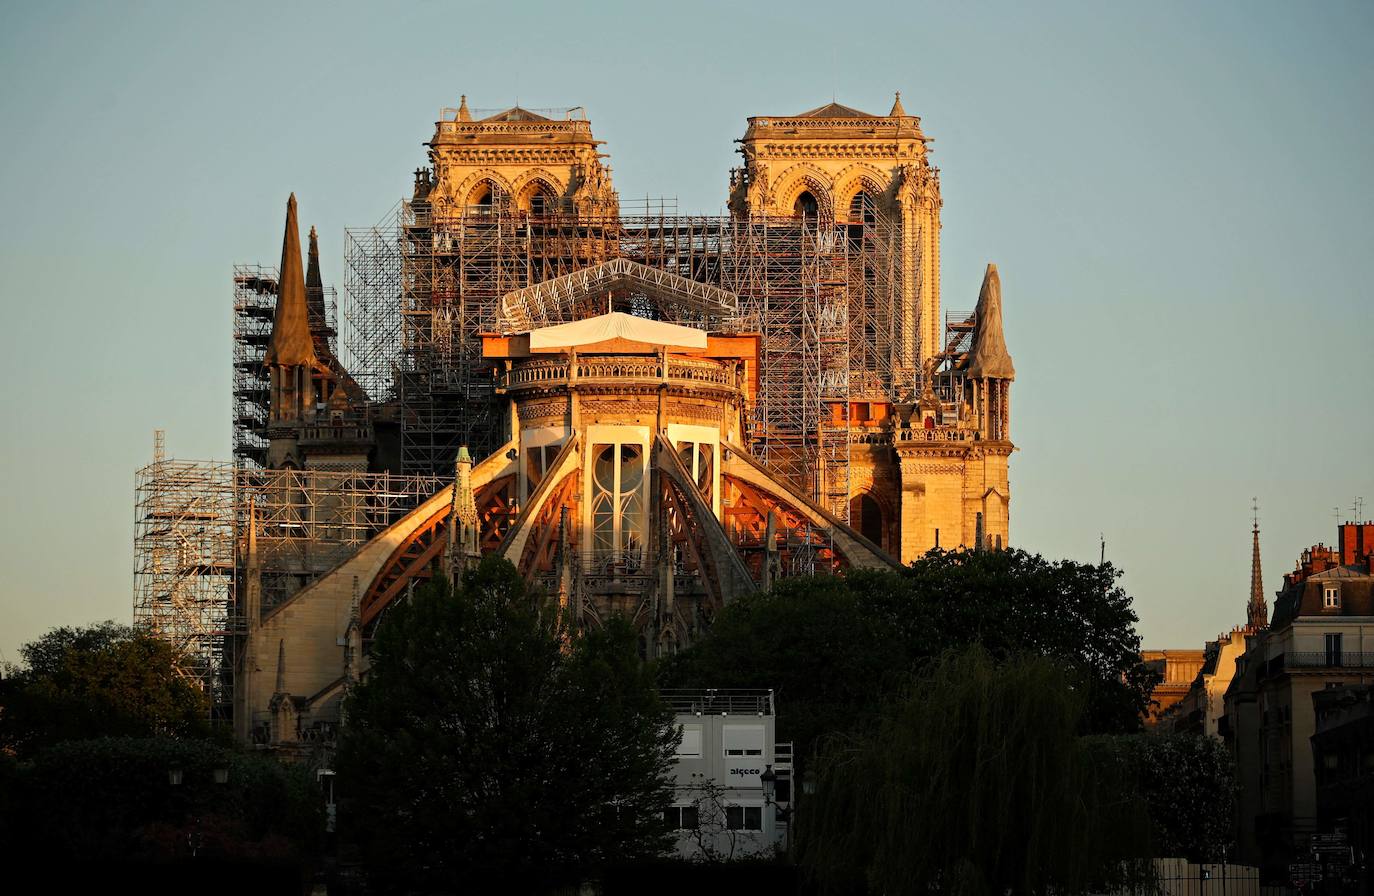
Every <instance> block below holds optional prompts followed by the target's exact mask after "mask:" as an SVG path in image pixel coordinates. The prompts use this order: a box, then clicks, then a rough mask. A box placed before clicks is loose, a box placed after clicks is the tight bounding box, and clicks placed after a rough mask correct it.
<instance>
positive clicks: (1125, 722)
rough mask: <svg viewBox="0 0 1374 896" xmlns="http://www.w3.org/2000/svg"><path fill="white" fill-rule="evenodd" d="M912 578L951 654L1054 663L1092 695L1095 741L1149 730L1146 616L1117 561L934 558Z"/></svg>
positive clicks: (913, 570)
mask: <svg viewBox="0 0 1374 896" xmlns="http://www.w3.org/2000/svg"><path fill="white" fill-rule="evenodd" d="M908 575H909V581H910V588H911V593H912V594H914V595H917V596H918V599H924V600H926V601H930V602H933V603H934V605H935V608H936V610H935V613H934V616H935V622H936V625H937V631H938V632H939V635H938V637H939V640H940V642H941V645H942V646H943V647H946V648H958V647H963V646H966V645H972V644H978V645H981V646H982V647H983V648H984V649H986V650H987V651H988V652H989V653H990V654H992V656H993V657H994V658H1005V657H1010V656H1015V655H1018V654H1021V653H1027V652H1029V653H1035V654H1039V655H1041V656H1047V657H1054V658H1056V659H1058V660H1060V661H1061V663H1062V664H1063V665H1064V667H1065V668H1066V670H1067V671H1068V672H1069V674H1070V677H1071V678H1072V680H1073V684H1074V686H1075V687H1077V688H1080V689H1082V690H1083V691H1084V692H1085V697H1086V702H1085V705H1084V710H1083V715H1082V725H1083V730H1084V732H1085V733H1088V732H1092V733H1096V732H1101V733H1117V732H1129V731H1137V730H1139V729H1140V726H1141V720H1142V718H1143V716H1144V712H1145V709H1146V707H1147V706H1148V704H1149V699H1150V691H1151V690H1152V689H1153V687H1154V684H1155V681H1156V678H1155V675H1154V673H1152V672H1150V671H1149V669H1148V668H1147V667H1146V666H1145V665H1144V663H1143V662H1142V661H1141V659H1140V636H1139V635H1138V634H1136V631H1135V624H1136V622H1138V621H1139V618H1138V617H1137V616H1136V614H1135V611H1134V610H1133V609H1132V608H1131V598H1130V595H1128V594H1127V593H1126V592H1125V591H1124V590H1122V588H1121V587H1120V586H1118V585H1117V580H1118V579H1119V578H1120V577H1121V572H1120V571H1119V570H1117V569H1116V568H1114V567H1113V566H1112V565H1111V564H1110V563H1104V564H1100V565H1092V564H1087V563H1075V562H1073V561H1071V560H1060V561H1054V562H1052V561H1049V560H1046V559H1045V558H1044V557H1042V556H1040V555H1039V554H1031V553H1028V552H1026V551H1022V550H1003V551H947V552H943V553H942V552H938V551H932V552H931V553H929V554H926V555H925V556H924V557H923V558H921V559H920V560H918V561H916V562H915V563H913V564H912V565H911V567H910V571H909V573H908Z"/></svg>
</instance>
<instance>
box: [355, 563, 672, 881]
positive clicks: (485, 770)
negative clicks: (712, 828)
mask: <svg viewBox="0 0 1374 896" xmlns="http://www.w3.org/2000/svg"><path fill="white" fill-rule="evenodd" d="M345 712H346V724H345V725H344V728H343V731H342V739H341V742H340V747H339V757H338V770H339V785H340V786H339V793H340V797H341V808H340V824H341V825H342V826H343V828H344V829H343V830H342V831H341V833H342V834H343V835H344V836H345V837H347V838H349V839H351V840H352V841H353V842H354V843H355V844H356V845H357V847H358V848H359V850H360V853H361V855H362V857H363V859H364V861H365V862H366V864H367V865H368V868H369V872H370V877H371V879H372V880H373V881H374V883H376V884H377V885H379V886H381V887H385V888H391V889H395V890H408V889H409V890H424V891H431V890H433V891H454V890H462V891H475V892H480V891H482V890H484V889H493V890H494V889H500V890H502V891H507V892H516V891H524V890H529V889H537V888H540V887H546V886H549V885H552V884H555V883H564V882H576V881H577V880H579V879H580V878H581V877H582V876H583V875H584V874H586V873H588V871H589V869H596V868H600V867H605V866H607V865H610V864H614V863H618V862H623V861H629V860H633V859H638V858H643V857H646V856H652V855H655V854H657V853H659V852H661V851H662V850H663V849H664V848H666V846H667V842H668V841H667V836H666V834H665V833H664V831H663V830H662V824H661V818H662V816H661V812H662V808H663V806H665V805H667V803H668V802H670V799H671V789H670V786H669V783H668V780H667V778H666V772H667V769H668V766H669V764H670V762H671V756H672V751H673V747H674V745H675V743H676V736H675V734H676V732H675V730H674V728H673V725H672V717H671V715H670V714H669V713H668V712H667V710H666V709H665V708H664V706H663V704H662V703H661V701H660V700H659V697H658V693H657V690H656V689H655V687H654V682H653V678H652V675H651V673H650V671H649V670H648V669H646V668H645V667H644V666H643V665H642V664H641V663H640V662H639V660H638V657H637V653H636V649H635V638H634V634H633V632H632V631H631V630H630V628H629V626H628V624H627V623H625V622H624V621H623V620H616V619H613V620H610V621H608V623H607V625H606V626H605V628H604V629H603V630H601V631H596V632H592V633H589V634H587V635H585V636H581V637H576V636H573V635H572V633H570V632H568V631H566V630H565V629H564V628H563V627H562V626H561V625H560V623H559V621H558V614H557V612H556V608H554V607H552V606H550V605H549V604H548V603H546V602H544V601H543V600H541V599H540V598H539V597H538V596H534V595H529V594H527V593H526V591H525V586H524V581H523V580H522V579H521V577H520V576H519V574H518V573H517V572H516V570H515V568H514V567H513V566H511V565H510V564H509V563H508V562H506V561H504V560H500V559H498V558H495V557H488V558H487V559H485V560H483V561H482V563H481V565H480V566H479V567H478V568H477V569H475V570H470V571H468V572H467V573H466V574H465V575H464V577H463V581H462V586H461V588H459V589H458V590H457V591H456V592H454V591H453V590H452V589H451V588H450V587H448V585H447V582H445V581H444V580H443V579H442V578H436V580H435V581H434V582H432V583H431V584H430V585H427V586H425V587H424V588H421V589H418V590H417V591H416V592H415V593H414V594H413V595H412V596H411V597H410V599H409V600H407V601H405V602H403V603H401V604H399V605H397V606H395V607H393V608H392V609H391V610H389V611H388V613H387V616H386V617H385V619H384V620H383V622H382V624H381V626H380V628H379V630H378V633H377V637H376V640H375V641H374V642H373V646H372V665H371V668H370V671H369V673H368V676H367V678H366V680H365V681H364V682H363V683H362V684H361V685H360V686H359V687H358V688H356V689H355V691H354V693H353V695H352V697H351V698H350V700H349V702H348V704H347V707H346V710H345Z"/></svg>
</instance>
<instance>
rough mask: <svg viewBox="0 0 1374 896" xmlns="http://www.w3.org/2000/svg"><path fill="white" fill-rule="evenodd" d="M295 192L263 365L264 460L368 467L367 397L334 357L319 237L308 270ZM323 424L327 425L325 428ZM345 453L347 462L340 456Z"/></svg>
mask: <svg viewBox="0 0 1374 896" xmlns="http://www.w3.org/2000/svg"><path fill="white" fill-rule="evenodd" d="M301 261H302V259H301V236H300V228H299V226H298V224H297V219H296V195H295V194H294V193H293V194H291V198H290V199H289V200H288V201H287V204H286V234H285V236H283V238H282V252H281V270H280V273H279V274H278V279H277V307H276V312H275V314H274V316H273V320H272V335H271V338H270V339H269V341H268V343H267V351H266V353H265V355H264V357H263V364H264V366H266V367H267V368H268V370H269V372H270V375H271V394H270V397H269V407H268V417H267V438H268V447H267V466H269V467H273V468H276V467H282V466H295V467H306V466H310V464H311V461H310V458H311V456H318V457H326V458H329V460H328V461H327V462H328V463H330V464H333V465H335V466H337V465H338V464H340V463H347V464H348V465H350V466H352V467H355V468H358V469H366V467H367V463H368V461H367V458H368V455H369V453H370V451H371V441H372V430H371V426H370V425H369V423H368V422H367V420H366V416H365V414H366V404H367V395H366V393H365V392H363V390H362V389H361V388H359V387H358V384H357V383H356V382H355V381H354V380H353V378H352V377H351V376H349V374H348V371H346V370H344V368H343V365H342V364H340V363H339V360H338V359H337V358H336V357H335V356H334V351H333V348H332V347H331V346H330V337H332V336H333V335H334V334H333V332H332V331H331V330H330V329H329V328H328V327H327V325H326V324H327V319H326V317H325V311H324V283H323V281H322V278H321V277H320V251H319V239H318V237H317V235H316V233H315V230H314V228H311V230H310V271H309V274H308V275H307V273H306V271H305V268H304V265H302V263H301ZM325 424H328V426H327V427H326V426H325ZM345 459H346V460H345Z"/></svg>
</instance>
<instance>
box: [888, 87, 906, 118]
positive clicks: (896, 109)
mask: <svg viewBox="0 0 1374 896" xmlns="http://www.w3.org/2000/svg"><path fill="white" fill-rule="evenodd" d="M887 117H888V118H905V117H906V110H905V109H903V108H902V92H901V91H900V90H899V91H897V95H896V97H895V98H894V99H893V100H892V111H891V112H889V113H887Z"/></svg>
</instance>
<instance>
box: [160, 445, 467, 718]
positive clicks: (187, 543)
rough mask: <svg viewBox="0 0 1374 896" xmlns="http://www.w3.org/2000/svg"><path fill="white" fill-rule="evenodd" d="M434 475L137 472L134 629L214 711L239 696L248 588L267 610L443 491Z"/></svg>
mask: <svg viewBox="0 0 1374 896" xmlns="http://www.w3.org/2000/svg"><path fill="white" fill-rule="evenodd" d="M446 486H447V483H446V482H445V480H443V479H441V478H439V477H434V476H394V475H390V474H386V473H360V472H337V471H327V470H264V469H260V468H257V467H254V466H251V465H248V464H243V463H238V462H236V463H216V462H213V461H182V460H168V459H167V458H166V455H165V450H164V441H163V434H162V431H161V430H158V431H157V433H156V434H155V435H154V446H153V462H152V463H151V464H149V465H147V466H146V467H144V468H142V469H141V470H139V471H138V473H137V478H136V486H135V500H134V507H135V511H134V527H135V536H134V622H135V624H137V625H140V626H144V627H146V628H147V629H148V630H149V631H152V632H154V633H155V634H156V635H158V637H161V638H164V639H166V640H167V641H168V642H170V643H171V644H172V645H173V646H174V647H176V648H177V650H178V652H179V654H180V655H181V657H182V670H183V672H184V673H185V674H186V675H187V676H189V677H191V678H194V679H195V680H196V681H198V682H201V683H202V685H203V686H204V687H205V689H206V693H207V694H209V695H210V697H211V705H212V707H213V708H214V709H215V710H216V711H222V710H224V709H225V708H226V707H228V705H229V703H230V700H231V697H232V678H233V675H232V656H233V650H234V645H235V636H236V635H237V634H240V633H241V632H242V630H243V621H244V618H245V615H246V612H247V601H248V594H247V586H248V583H249V582H250V581H251V582H253V583H254V585H255V586H256V587H257V588H259V589H260V590H259V592H258V598H257V599H258V601H259V604H260V607H259V608H260V610H268V609H271V608H272V607H273V606H275V605H277V604H279V603H280V602H282V601H283V600H285V599H286V598H288V597H290V596H291V595H292V594H295V593H296V592H297V591H299V590H300V589H301V588H303V587H305V586H307V585H309V584H310V583H311V582H313V581H315V580H316V579H317V578H319V577H320V576H321V575H322V574H324V573H325V572H327V571H329V570H330V569H331V568H333V567H334V566H335V565H337V564H338V563H340V562H342V561H343V560H344V559H346V558H347V557H349V556H351V555H352V554H353V553H354V552H355V551H356V550H357V549H358V547H359V546H361V545H362V544H364V543H366V542H367V541H369V540H371V539H372V538H373V537H375V536H376V535H377V534H378V533H380V532H381V531H382V530H383V529H385V528H387V527H388V526H390V525H391V524H392V523H395V522H396V521H397V520H399V519H400V518H401V517H402V516H404V515H405V514H407V513H409V512H410V511H411V510H412V509H414V508H415V507H417V506H418V505H419V504H420V503H421V502H423V501H425V500H426V499H428V498H430V497H432V496H433V495H434V494H436V493H438V492H440V491H442V490H443V489H444V488H446Z"/></svg>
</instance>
